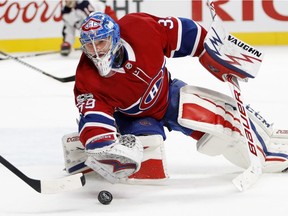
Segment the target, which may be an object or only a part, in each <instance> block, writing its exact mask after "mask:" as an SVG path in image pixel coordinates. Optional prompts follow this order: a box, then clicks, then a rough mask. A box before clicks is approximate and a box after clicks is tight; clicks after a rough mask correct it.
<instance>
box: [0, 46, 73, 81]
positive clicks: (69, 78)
mask: <svg viewBox="0 0 288 216" xmlns="http://www.w3.org/2000/svg"><path fill="white" fill-rule="evenodd" d="M0 53H1V54H2V55H4V56H6V57H8V58H10V59H13V60H15V61H17V62H19V63H20V64H23V65H25V66H27V67H29V68H31V69H33V70H35V71H38V72H40V73H42V74H44V75H45V76H48V77H50V78H53V79H55V80H58V81H60V82H63V83H66V82H72V81H75V75H73V76H69V77H56V76H53V75H52V74H49V73H47V72H45V71H43V70H41V69H40V68H37V67H35V66H33V65H31V64H29V63H27V62H25V61H23V60H21V59H19V58H17V57H14V56H12V55H9V54H8V53H5V52H3V51H0Z"/></svg>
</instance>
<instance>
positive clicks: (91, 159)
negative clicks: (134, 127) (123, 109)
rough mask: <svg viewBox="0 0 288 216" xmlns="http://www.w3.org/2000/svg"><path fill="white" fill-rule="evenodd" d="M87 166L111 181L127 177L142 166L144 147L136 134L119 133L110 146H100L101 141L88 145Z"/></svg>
mask: <svg viewBox="0 0 288 216" xmlns="http://www.w3.org/2000/svg"><path fill="white" fill-rule="evenodd" d="M85 150H86V153H87V155H88V158H87V160H86V162H85V164H86V165H87V166H89V167H90V168H91V169H93V170H94V171H96V172H97V173H99V174H100V175H101V176H103V177H104V178H105V179H107V180H108V181H109V182H111V183H115V182H117V181H118V180H120V179H125V178H127V177H128V176H130V175H131V174H133V173H135V172H137V171H138V170H139V169H140V167H141V161H142V158H143V147H142V145H141V143H140V141H139V139H138V138H137V137H136V136H134V135H130V134H128V135H119V136H118V137H117V139H116V141H115V142H114V143H113V144H111V145H108V146H104V147H103V146H101V147H99V142H95V143H90V144H88V145H86V149H85Z"/></svg>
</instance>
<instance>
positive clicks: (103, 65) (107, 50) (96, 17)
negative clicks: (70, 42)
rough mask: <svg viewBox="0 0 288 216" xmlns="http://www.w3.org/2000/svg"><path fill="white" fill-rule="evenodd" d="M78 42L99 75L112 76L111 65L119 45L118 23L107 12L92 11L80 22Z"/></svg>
mask: <svg viewBox="0 0 288 216" xmlns="http://www.w3.org/2000/svg"><path fill="white" fill-rule="evenodd" d="M80 42H81V44H82V50H83V51H84V53H85V54H86V55H87V56H88V57H89V58H90V59H91V60H92V62H93V63H94V65H95V66H96V68H97V69H98V72H99V74H100V76H102V77H109V76H112V75H113V72H112V66H113V63H114V60H115V57H116V54H117V51H118V50H119V49H120V47H121V42H120V31H119V26H118V24H117V23H116V22H115V21H114V20H113V19H112V18H111V17H109V16H108V15H107V14H104V13H100V12H93V13H91V14H90V15H89V16H88V17H87V18H86V19H85V20H84V22H83V24H82V27H81V31H80Z"/></svg>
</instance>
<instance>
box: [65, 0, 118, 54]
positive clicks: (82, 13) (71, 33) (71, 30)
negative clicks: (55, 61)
mask: <svg viewBox="0 0 288 216" xmlns="http://www.w3.org/2000/svg"><path fill="white" fill-rule="evenodd" d="M93 11H99V12H102V13H105V14H108V15H109V16H111V17H112V18H113V19H114V20H116V21H117V20H118V19H117V17H116V14H115V11H114V10H113V9H112V8H111V7H110V6H107V5H106V4H105V3H104V2H101V1H98V0H91V1H76V0H65V1H63V8H62V10H61V14H62V19H63V22H64V26H63V29H62V35H63V42H62V44H61V50H60V53H61V55H62V56H68V55H69V54H70V52H71V50H72V47H73V44H74V42H75V37H76V30H79V28H80V27H81V24H82V22H83V20H84V19H85V18H86V17H87V16H88V15H89V14H90V13H91V12H93Z"/></svg>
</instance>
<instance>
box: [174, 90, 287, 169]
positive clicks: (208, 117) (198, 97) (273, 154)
mask: <svg viewBox="0 0 288 216" xmlns="http://www.w3.org/2000/svg"><path fill="white" fill-rule="evenodd" d="M235 106H236V104H235V101H234V99H233V98H231V97H229V96H227V95H223V94H221V93H219V92H215V91H212V90H209V89H204V88H201V87H192V86H185V87H183V88H182V89H181V91H180V107H179V117H178V122H179V124H181V125H183V126H184V127H187V128H190V129H193V130H198V131H201V132H204V133H205V135H204V136H202V137H201V139H200V140H198V142H197V150H198V151H199V152H201V153H204V154H207V155H210V156H214V155H221V154H222V155H223V156H224V157H225V158H226V159H228V160H229V161H230V162H232V163H233V164H235V165H237V166H239V167H243V168H245V169H246V168H248V167H249V165H250V160H249V156H248V151H247V144H246V143H245V139H244V138H243V136H242V135H241V129H240V127H241V125H240V121H239V116H238V114H237V112H236V110H235V109H234V108H235ZM233 107H234V108H233ZM247 110H248V112H247V113H248V116H249V119H250V123H251V127H252V133H253V134H252V135H253V140H254V141H255V144H256V146H257V155H258V157H259V159H260V161H261V163H262V165H263V172H281V171H283V170H285V169H287V167H288V130H273V128H272V125H271V124H269V123H267V121H266V120H265V119H264V118H263V117H262V116H261V115H260V114H259V113H257V112H255V111H254V110H253V109H252V108H251V107H250V106H247Z"/></svg>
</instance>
